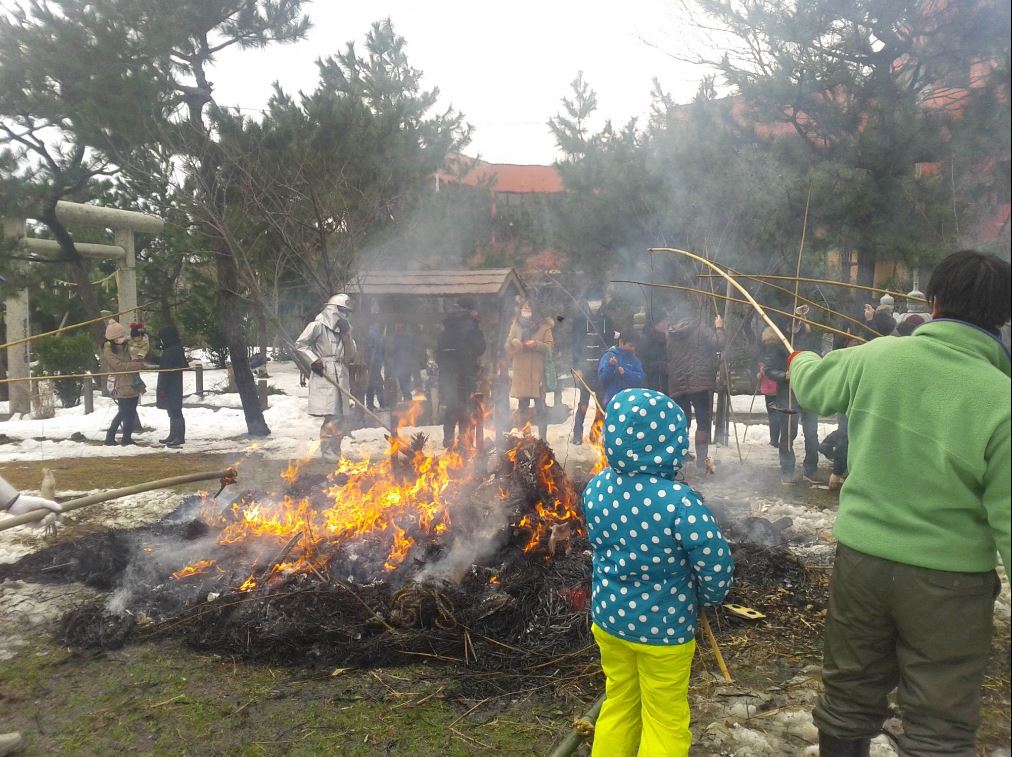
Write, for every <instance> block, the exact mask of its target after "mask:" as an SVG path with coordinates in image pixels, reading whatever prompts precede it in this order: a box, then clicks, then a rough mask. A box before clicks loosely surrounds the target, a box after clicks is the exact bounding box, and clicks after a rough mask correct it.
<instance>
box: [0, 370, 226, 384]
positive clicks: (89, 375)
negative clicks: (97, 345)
mask: <svg viewBox="0 0 1012 757" xmlns="http://www.w3.org/2000/svg"><path fill="white" fill-rule="evenodd" d="M192 370H195V369H194V368H191V367H190V366H187V367H185V368H135V369H134V370H132V371H103V372H101V373H58V374H55V375H53V376H18V377H17V378H6V379H0V384H14V383H17V382H18V381H59V380H60V379H87V378H98V377H99V376H128V375H130V374H131V373H181V372H182V371H192ZM204 370H205V371H225V370H228V369H227V368H204Z"/></svg>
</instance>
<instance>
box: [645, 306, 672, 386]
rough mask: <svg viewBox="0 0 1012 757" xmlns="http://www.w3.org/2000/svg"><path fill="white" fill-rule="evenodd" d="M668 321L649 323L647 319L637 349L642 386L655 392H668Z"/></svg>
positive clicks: (662, 318)
mask: <svg viewBox="0 0 1012 757" xmlns="http://www.w3.org/2000/svg"><path fill="white" fill-rule="evenodd" d="M668 325H669V323H668V319H667V318H666V317H663V316H662V317H661V318H660V320H658V321H656V322H653V323H651V321H650V319H647V324H646V328H644V329H643V339H642V343H641V344H640V347H639V349H638V352H639V356H640V361H641V362H642V363H643V372H644V374H645V376H644V379H643V386H645V387H646V388H647V389H653V390H654V391H655V392H661V393H662V394H667V392H668V388H669V387H668Z"/></svg>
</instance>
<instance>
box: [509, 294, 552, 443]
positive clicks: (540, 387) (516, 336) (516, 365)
mask: <svg viewBox="0 0 1012 757" xmlns="http://www.w3.org/2000/svg"><path fill="white" fill-rule="evenodd" d="M553 325H554V321H552V319H551V318H539V317H538V316H537V315H536V314H535V312H534V308H533V307H532V306H531V303H530V302H526V301H525V302H523V303H521V305H520V309H519V310H518V311H517V317H516V318H515V319H514V320H513V325H512V326H510V332H509V336H508V337H507V338H506V353H507V354H508V355H509V356H510V357H511V358H512V360H513V372H512V380H511V382H510V397H515V398H516V399H517V403H518V406H519V408H520V415H521V416H522V417H523V416H526V418H527V419H530V407H531V403H532V402H533V404H534V418H535V419H536V420H537V424H538V433H539V434H540V436H541V438H542V439H545V438H546V437H547V435H548V413H547V411H546V408H545V361H546V360H547V359H549V356H550V354H551V351H552V346H553V344H554V340H553V338H552V326H553Z"/></svg>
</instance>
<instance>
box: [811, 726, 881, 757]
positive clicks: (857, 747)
mask: <svg viewBox="0 0 1012 757" xmlns="http://www.w3.org/2000/svg"><path fill="white" fill-rule="evenodd" d="M870 753H871V739H841V738H837V737H836V736H830V735H829V734H828V733H826V732H825V731H819V756H820V757H868V755H869V754H870Z"/></svg>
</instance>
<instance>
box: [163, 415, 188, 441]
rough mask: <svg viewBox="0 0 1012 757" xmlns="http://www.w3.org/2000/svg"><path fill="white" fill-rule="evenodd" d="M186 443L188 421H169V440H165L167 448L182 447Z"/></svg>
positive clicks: (175, 419)
mask: <svg viewBox="0 0 1012 757" xmlns="http://www.w3.org/2000/svg"><path fill="white" fill-rule="evenodd" d="M184 441H186V421H184V420H183V419H182V418H170V419H169V438H168V439H166V440H165V446H166V447H180V446H182V444H183V442H184Z"/></svg>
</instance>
